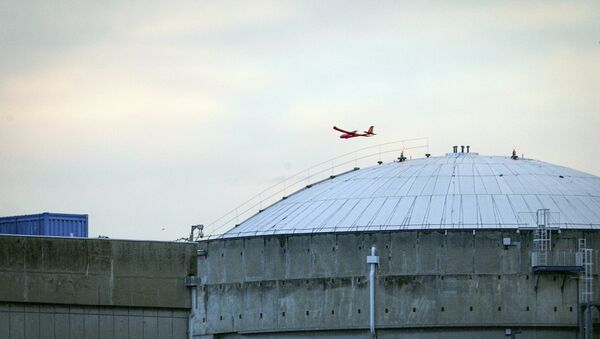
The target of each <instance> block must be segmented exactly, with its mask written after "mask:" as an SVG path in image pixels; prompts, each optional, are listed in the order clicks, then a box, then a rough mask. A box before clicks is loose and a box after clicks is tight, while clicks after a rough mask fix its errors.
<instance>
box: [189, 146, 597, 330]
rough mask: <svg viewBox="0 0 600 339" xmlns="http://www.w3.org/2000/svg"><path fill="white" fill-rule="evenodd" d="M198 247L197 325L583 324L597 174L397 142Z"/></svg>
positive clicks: (592, 289) (589, 303) (591, 274)
mask: <svg viewBox="0 0 600 339" xmlns="http://www.w3.org/2000/svg"><path fill="white" fill-rule="evenodd" d="M199 246H200V251H199V258H198V259H199V260H198V262H199V264H198V265H199V266H198V272H199V275H200V277H201V282H200V284H199V285H198V287H197V300H196V306H195V311H194V315H193V326H192V327H193V329H192V330H193V334H194V337H196V338H282V337H303V338H304V337H307V338H365V337H372V336H376V337H378V338H399V337H401V338H481V337H484V336H485V337H488V338H506V337H513V338H574V337H576V336H578V335H580V336H581V337H582V338H583V337H584V335H588V337H589V336H591V334H592V333H591V332H592V325H591V324H592V322H593V321H596V320H597V319H596V313H595V312H596V311H594V310H593V309H594V307H595V305H596V304H595V303H594V302H593V300H594V296H597V295H598V288H597V286H596V285H594V284H593V283H592V282H593V280H594V278H595V272H598V268H597V262H598V260H597V259H598V258H597V256H598V249H599V248H600V178H599V177H596V176H592V175H589V174H585V173H582V172H579V171H576V170H573V169H569V168H565V167H561V166H556V165H552V164H548V163H544V162H541V161H537V160H531V159H521V158H518V157H516V156H513V157H499V156H483V155H478V154H476V153H469V152H468V151H467V152H458V150H457V149H456V148H455V149H454V152H453V153H449V154H447V155H445V156H440V157H426V158H421V159H414V160H406V159H405V158H404V157H401V158H400V161H396V162H392V163H387V164H380V165H376V166H373V167H369V168H364V169H355V170H353V171H350V172H346V173H343V174H340V175H337V176H332V177H331V178H329V179H328V180H324V181H321V182H318V183H315V184H312V185H308V186H307V187H306V188H304V189H301V190H299V191H297V192H295V193H293V194H291V195H289V196H287V197H285V198H284V199H282V200H280V201H279V202H277V203H275V204H273V205H271V206H270V207H268V208H265V209H264V210H261V211H260V212H259V213H257V214H255V215H254V216H252V217H250V218H249V219H247V220H246V221H244V222H242V223H241V224H239V225H237V226H236V227H234V228H232V229H230V230H229V231H227V232H226V233H224V234H222V235H221V236H219V237H216V238H213V239H209V240H202V241H200V245H199ZM592 317H593V319H592ZM598 327H599V326H597V328H598Z"/></svg>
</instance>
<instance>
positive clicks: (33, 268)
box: [0, 236, 197, 308]
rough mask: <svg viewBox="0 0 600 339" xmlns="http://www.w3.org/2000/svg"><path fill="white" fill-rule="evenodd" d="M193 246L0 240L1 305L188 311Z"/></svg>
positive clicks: (194, 268)
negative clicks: (64, 305) (26, 304)
mask: <svg viewBox="0 0 600 339" xmlns="http://www.w3.org/2000/svg"><path fill="white" fill-rule="evenodd" d="M196 249H197V244H195V243H175V242H156V241H129V240H112V239H78V238H53V237H27V236H0V286H2V288H0V301H7V302H27V303H49V304H70V305H100V306H130V307H159V308H160V307H164V308H189V307H190V303H189V301H190V300H189V291H188V288H186V287H185V284H184V278H185V277H186V276H187V275H196V272H197V261H196Z"/></svg>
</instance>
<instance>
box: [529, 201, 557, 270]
mask: <svg viewBox="0 0 600 339" xmlns="http://www.w3.org/2000/svg"><path fill="white" fill-rule="evenodd" d="M548 212H549V210H547V209H540V210H538V211H537V228H536V229H535V231H534V232H533V253H532V258H531V259H532V263H531V264H532V266H547V265H548V252H550V250H551V247H552V233H551V231H550V230H549V229H548V227H546V224H547V219H548Z"/></svg>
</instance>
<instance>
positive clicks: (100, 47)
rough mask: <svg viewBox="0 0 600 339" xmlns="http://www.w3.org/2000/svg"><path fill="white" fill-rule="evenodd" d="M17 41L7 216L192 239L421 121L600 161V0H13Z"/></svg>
mask: <svg viewBox="0 0 600 339" xmlns="http://www.w3.org/2000/svg"><path fill="white" fill-rule="evenodd" d="M0 50H1V52H2V53H0V215H11V214H25V213H37V212H42V211H55V212H67V213H68V212H72V213H89V214H90V225H91V226H90V234H91V235H92V236H96V235H98V234H103V235H109V236H111V237H115V238H142V239H167V240H169V239H175V238H178V237H180V236H182V235H185V234H186V233H187V232H188V230H189V225H190V224H193V223H207V222H209V221H210V220H212V219H214V218H215V217H217V216H218V215H219V214H221V213H222V212H225V211H227V210H229V209H231V208H233V207H234V206H235V205H236V204H237V203H239V202H241V201H243V200H244V199H245V198H246V197H249V196H250V195H252V194H253V193H256V192H257V191H259V190H260V189H261V188H263V187H265V186H268V185H270V184H271V183H273V182H274V181H276V180H277V179H278V178H281V177H283V176H285V175H287V174H290V173H293V172H294V171H296V170H299V169H302V168H305V167H308V166H310V165H312V164H314V163H317V162H320V161H322V160H325V159H327V158H330V157H333V156H335V155H337V154H341V153H344V152H347V151H349V150H352V149H355V148H359V147H362V146H364V145H368V144H372V143H377V142H384V141H389V140H396V139H403V138H412V137H420V136H429V137H430V142H431V148H430V151H431V152H432V153H433V154H434V155H436V154H442V153H445V152H447V151H448V150H449V149H450V146H451V145H453V144H463V143H464V144H471V145H472V147H473V150H474V151H478V152H480V153H483V154H492V155H500V154H508V153H509V152H510V151H511V149H512V146H513V145H516V146H517V148H518V151H519V153H525V155H526V156H528V157H532V158H536V159H539V160H543V161H547V162H551V163H555V164H559V165H563V166H568V167H573V168H575V169H578V170H582V171H586V172H589V173H592V174H595V175H600V161H599V160H598V159H600V150H599V147H598V145H599V144H600V134H599V133H598V129H599V127H600V96H599V95H598V93H600V3H598V2H594V1H587V2H586V1H581V2H572V1H533V2H523V1H514V2H511V1H508V2H507V1H497V2H479V1H465V2H452V4H450V3H448V2H428V3H423V4H415V3H414V2H408V1H406V2H401V1H377V2H366V1H364V2H358V1H327V2H322V1H320V2H310V1H298V2H283V1H273V2H266V1H265V2H263V1H258V2H248V1H189V2H184V1H178V2H177V3H176V4H174V3H173V2H171V1H169V2H167V1H150V2H148V1H144V2H141V1H140V2H133V1H128V2H123V1H106V2H95V3H94V2H92V3H89V2H81V1H4V2H0ZM334 124H337V125H340V126H343V127H347V128H350V129H356V128H360V129H362V128H366V127H368V126H369V125H371V124H373V125H375V126H376V132H377V133H378V135H377V136H376V137H375V138H372V139H371V140H348V141H342V140H339V139H338V138H337V135H336V134H335V133H333V132H332V131H331V126H332V125H334ZM421 153H422V152H421ZM414 155H415V156H421V154H420V153H418V154H414ZM163 228H164V230H163Z"/></svg>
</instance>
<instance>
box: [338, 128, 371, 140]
mask: <svg viewBox="0 0 600 339" xmlns="http://www.w3.org/2000/svg"><path fill="white" fill-rule="evenodd" d="M333 129H334V130H336V131H338V132H342V133H344V134H342V135H340V138H341V139H350V138H355V137H370V136H373V135H375V133H373V126H371V127H369V130H368V131H364V133H356V132H358V130H356V131H352V132H350V131H345V130H343V129H341V128H337V127H335V126H333Z"/></svg>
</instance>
